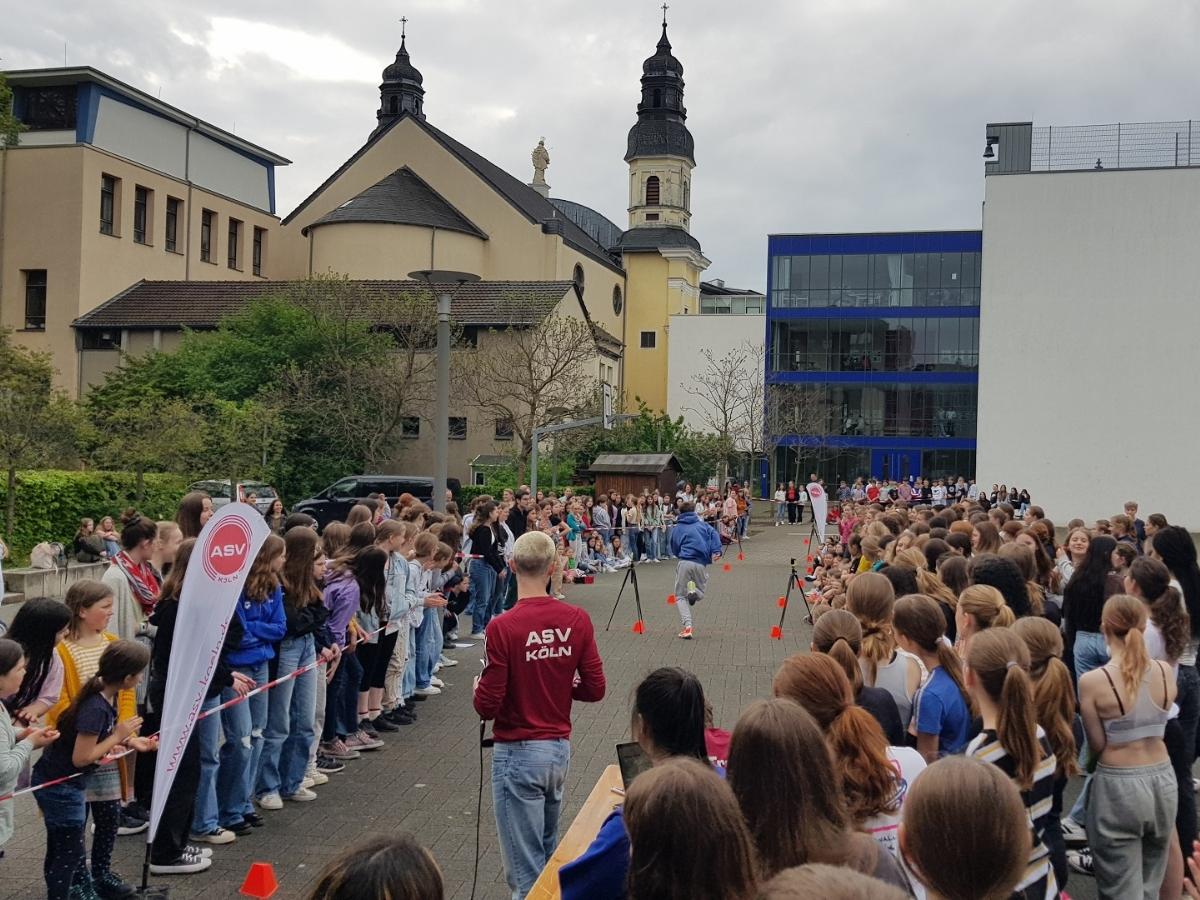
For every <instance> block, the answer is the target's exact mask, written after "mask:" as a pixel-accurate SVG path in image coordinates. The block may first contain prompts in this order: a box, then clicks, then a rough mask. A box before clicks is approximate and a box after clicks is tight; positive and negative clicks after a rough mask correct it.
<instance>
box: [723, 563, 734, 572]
mask: <svg viewBox="0 0 1200 900" xmlns="http://www.w3.org/2000/svg"><path fill="white" fill-rule="evenodd" d="M721 568H722V569H723V570H725V571H726V572H732V571H733V564H732V563H725V565H723V566H722V567H721Z"/></svg>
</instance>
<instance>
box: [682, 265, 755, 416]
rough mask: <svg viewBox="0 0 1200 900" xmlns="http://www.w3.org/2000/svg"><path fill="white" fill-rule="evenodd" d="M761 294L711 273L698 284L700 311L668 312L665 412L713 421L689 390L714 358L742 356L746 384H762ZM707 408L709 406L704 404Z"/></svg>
mask: <svg viewBox="0 0 1200 900" xmlns="http://www.w3.org/2000/svg"><path fill="white" fill-rule="evenodd" d="M765 305H766V297H765V295H763V294H761V293H759V292H758V291H747V290H739V289H737V288H731V287H728V286H726V284H725V282H723V281H721V280H719V279H715V280H713V281H705V282H702V283H701V285H700V311H699V313H687V314H682V315H673V316H671V324H670V340H669V343H668V346H669V348H670V350H669V353H668V358H667V414H668V415H670V416H671V417H672V418H676V417H678V416H682V417H683V420H684V422H685V423H686V424H687V425H689V426H690V427H692V428H696V429H698V430H701V431H711V430H712V427H711V425H710V424H709V422H708V416H707V415H706V414H705V409H706V404H705V403H704V401H703V400H702V399H701V398H699V397H697V396H695V395H694V394H691V393H689V392H688V386H689V385H692V384H694V383H695V381H696V379H697V378H698V377H700V376H701V375H702V374H703V373H704V372H705V371H706V370H707V369H708V368H709V365H710V362H712V361H714V360H720V359H722V358H723V357H725V356H726V355H727V354H730V353H737V354H738V355H739V356H740V357H741V362H742V365H741V367H740V368H741V371H742V372H743V376H744V379H745V386H746V387H747V388H749V387H750V386H756V387H758V388H761V387H762V384H763V348H764V343H765V340H766V316H765V313H764V308H765ZM707 408H711V405H709V406H708V407H707Z"/></svg>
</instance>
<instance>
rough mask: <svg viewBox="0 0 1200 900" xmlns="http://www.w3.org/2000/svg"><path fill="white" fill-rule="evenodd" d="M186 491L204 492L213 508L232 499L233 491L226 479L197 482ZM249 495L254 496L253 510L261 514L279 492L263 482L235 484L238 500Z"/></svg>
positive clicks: (267, 508)
mask: <svg viewBox="0 0 1200 900" xmlns="http://www.w3.org/2000/svg"><path fill="white" fill-rule="evenodd" d="M188 490H189V491H204V493H206V494H208V496H210V497H212V502H213V508H217V507H220V506H224V505H225V504H226V503H229V502H230V499H231V498H232V497H233V490H232V489H231V488H230V486H229V479H228V478H225V479H216V480H211V481H197V482H195V483H194V484H190V485H188ZM251 494H254V495H255V496H256V499H255V501H254V507H255V509H257V510H258V511H259V512H260V513H263V514H265V513H266V512H267V510H269V509H270V508H271V504H272V503H274V502H275V498H276V497H278V496H279V492H278V491H276V490H275V488H273V487H271V485H269V484H267V483H266V482H265V481H239V482H238V483H237V497H238V500H243V501H244V500H245V499H246V498H247V497H248V496H250V495H251Z"/></svg>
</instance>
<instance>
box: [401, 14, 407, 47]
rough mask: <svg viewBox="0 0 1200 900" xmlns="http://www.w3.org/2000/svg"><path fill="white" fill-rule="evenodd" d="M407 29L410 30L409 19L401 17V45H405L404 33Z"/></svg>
mask: <svg viewBox="0 0 1200 900" xmlns="http://www.w3.org/2000/svg"><path fill="white" fill-rule="evenodd" d="M407 28H408V17H407V16H401V17H400V41H401V43H403V41H404V37H405V34H404V32H405V30H406V29H407Z"/></svg>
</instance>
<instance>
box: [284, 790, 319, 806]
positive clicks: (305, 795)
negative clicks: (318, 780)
mask: <svg viewBox="0 0 1200 900" xmlns="http://www.w3.org/2000/svg"><path fill="white" fill-rule="evenodd" d="M283 799H284V800H290V801H292V802H294V803H308V802H310V801H312V800H316V799H317V795H316V794H315V793H314V792H313V791H310V790H309V789H308V788H300V790H298V791H296V793H294V794H288V795H286V796H285V797H284V798H283Z"/></svg>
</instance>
